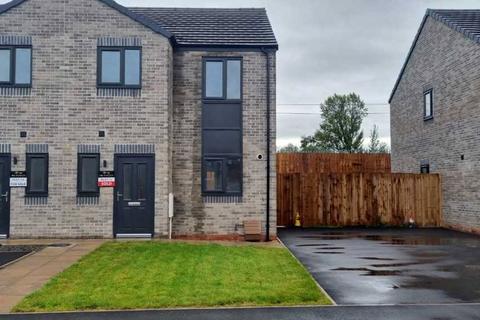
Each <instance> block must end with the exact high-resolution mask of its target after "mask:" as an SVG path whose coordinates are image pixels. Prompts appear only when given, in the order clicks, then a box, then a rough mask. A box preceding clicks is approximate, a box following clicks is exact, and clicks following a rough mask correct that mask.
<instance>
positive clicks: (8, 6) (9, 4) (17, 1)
mask: <svg viewBox="0 0 480 320" xmlns="http://www.w3.org/2000/svg"><path fill="white" fill-rule="evenodd" d="M25 1H27V0H13V1H10V2H7V3H5V4H2V5H0V14H2V13H4V12H7V11H8V10H10V9H12V8H15V7H16V6H18V5H20V4H22V3H23V2H25Z"/></svg>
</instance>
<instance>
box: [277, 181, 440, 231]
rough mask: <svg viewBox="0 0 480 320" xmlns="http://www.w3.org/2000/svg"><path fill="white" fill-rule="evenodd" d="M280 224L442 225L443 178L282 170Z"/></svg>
mask: <svg viewBox="0 0 480 320" xmlns="http://www.w3.org/2000/svg"><path fill="white" fill-rule="evenodd" d="M277 181H278V182H277V183H278V186H277V199H278V200H277V210H278V215H277V224H278V225H279V226H293V225H294V222H295V217H296V215H297V213H298V214H299V215H300V217H301V221H302V225H303V226H304V227H314V226H378V225H389V226H401V225H404V224H406V223H407V222H408V220H409V219H410V218H412V219H414V220H415V223H416V224H417V225H418V226H421V227H434V226H440V225H441V217H442V209H441V208H442V198H441V181H440V176H439V175H436V174H424V175H420V174H397V173H394V174H392V173H338V174H337V173H312V172H310V173H308V172H307V173H306V172H302V173H279V174H278V175H277Z"/></svg>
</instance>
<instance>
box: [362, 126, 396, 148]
mask: <svg viewBox="0 0 480 320" xmlns="http://www.w3.org/2000/svg"><path fill="white" fill-rule="evenodd" d="M367 152H368V153H389V152H390V150H389V148H388V145H387V144H386V143H385V142H381V141H380V139H379V135H378V126H377V125H374V126H373V129H372V131H371V132H370V144H369V145H368V149H367Z"/></svg>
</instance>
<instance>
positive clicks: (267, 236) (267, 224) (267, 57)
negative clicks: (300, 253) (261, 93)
mask: <svg viewBox="0 0 480 320" xmlns="http://www.w3.org/2000/svg"><path fill="white" fill-rule="evenodd" d="M262 52H263V54H264V55H265V60H266V68H267V70H266V71H267V88H266V94H267V99H266V101H267V114H266V117H267V119H266V120H267V135H266V136H267V192H266V193H267V199H266V200H267V201H266V211H267V212H266V217H265V221H266V222H265V241H267V242H269V241H270V175H271V173H270V171H271V170H270V140H271V137H270V127H271V123H270V121H271V119H270V118H271V115H270V111H271V105H270V104H271V98H270V85H271V84H270V78H271V75H270V53H269V51H268V50H266V49H265V48H262Z"/></svg>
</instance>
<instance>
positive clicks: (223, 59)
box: [202, 57, 243, 103]
mask: <svg viewBox="0 0 480 320" xmlns="http://www.w3.org/2000/svg"><path fill="white" fill-rule="evenodd" d="M228 61H239V62H240V99H228V98H227V91H228V88H227V85H228ZM208 62H222V63H223V69H222V97H207V77H206V75H207V63H208ZM202 99H203V101H207V102H222V103H229V102H230V103H242V101H243V58H242V57H204V58H203V62H202Z"/></svg>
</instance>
